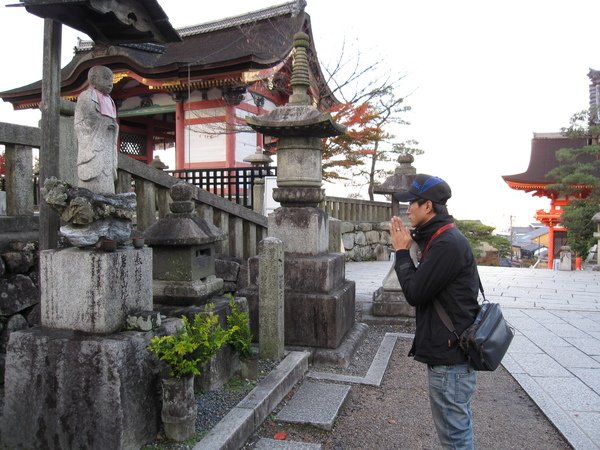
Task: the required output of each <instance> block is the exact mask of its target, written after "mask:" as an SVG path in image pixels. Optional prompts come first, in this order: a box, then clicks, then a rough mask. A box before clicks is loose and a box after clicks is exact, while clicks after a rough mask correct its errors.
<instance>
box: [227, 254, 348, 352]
mask: <svg viewBox="0 0 600 450" xmlns="http://www.w3.org/2000/svg"><path fill="white" fill-rule="evenodd" d="M249 273H250V286H249V287H248V288H246V289H244V290H242V291H240V292H239V295H242V296H244V297H246V298H247V299H248V307H249V310H250V328H251V329H252V334H253V335H254V336H259V326H258V286H257V283H258V257H253V258H250V259H249ZM284 283H285V295H284V297H285V312H284V316H285V345H297V346H308V347H322V348H337V347H338V346H339V344H340V343H341V342H342V339H343V338H344V336H345V335H346V333H347V332H348V331H349V330H350V329H351V328H352V326H353V325H354V313H355V296H354V290H355V285H354V282H353V281H348V280H346V279H345V261H344V255H343V254H341V253H326V254H322V255H317V256H310V255H296V254H292V253H286V255H285V269H284Z"/></svg>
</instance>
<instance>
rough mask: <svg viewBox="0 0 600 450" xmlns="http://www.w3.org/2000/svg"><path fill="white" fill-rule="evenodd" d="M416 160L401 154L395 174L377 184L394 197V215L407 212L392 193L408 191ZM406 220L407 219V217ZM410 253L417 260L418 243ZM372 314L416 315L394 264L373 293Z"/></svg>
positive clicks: (385, 315)
mask: <svg viewBox="0 0 600 450" xmlns="http://www.w3.org/2000/svg"><path fill="white" fill-rule="evenodd" d="M414 160H415V158H414V157H413V156H412V155H409V154H403V155H400V156H399V157H398V164H399V165H398V166H397V167H396V170H395V171H394V174H393V175H392V176H390V177H388V178H387V179H386V180H385V181H384V182H383V183H381V184H380V185H379V186H376V187H375V189H374V191H373V192H375V193H376V194H387V195H390V196H391V197H392V215H393V216H400V215H403V216H404V215H405V213H406V209H407V207H406V206H405V205H402V206H401V205H400V204H399V203H398V201H397V200H396V199H395V198H394V197H393V196H392V194H393V193H394V192H403V191H407V190H408V189H409V188H410V185H411V184H412V182H413V180H414V178H415V176H416V174H417V170H416V169H415V168H414V167H413V166H412V163H413V161H414ZM404 220H405V221H406V219H404ZM407 225H408V224H407ZM410 253H411V256H412V258H413V260H415V261H416V255H417V248H416V244H413V247H412V248H411V251H410ZM372 314H373V315H374V316H384V317H414V316H415V309H414V308H413V307H412V306H410V305H409V304H408V302H407V301H406V298H405V297H404V293H403V292H402V288H401V287H400V282H399V281H398V276H397V275H396V271H395V269H394V266H393V265H392V267H390V270H389V272H388V274H387V275H386V277H385V278H384V280H383V285H382V286H381V287H380V288H379V289H378V290H377V291H376V292H375V294H374V295H373V309H372Z"/></svg>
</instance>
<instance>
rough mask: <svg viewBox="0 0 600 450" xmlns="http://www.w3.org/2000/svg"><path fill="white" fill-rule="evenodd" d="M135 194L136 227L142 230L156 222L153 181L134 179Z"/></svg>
mask: <svg viewBox="0 0 600 450" xmlns="http://www.w3.org/2000/svg"><path fill="white" fill-rule="evenodd" d="M135 194H136V196H137V229H138V230H140V231H144V230H145V229H146V228H148V227H149V226H150V225H152V224H153V223H154V222H156V192H155V190H154V183H152V182H151V181H147V180H142V179H136V180H135Z"/></svg>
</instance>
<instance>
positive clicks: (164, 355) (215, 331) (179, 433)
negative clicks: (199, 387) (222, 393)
mask: <svg viewBox="0 0 600 450" xmlns="http://www.w3.org/2000/svg"><path fill="white" fill-rule="evenodd" d="M205 310H206V313H204V314H196V315H195V316H194V319H193V321H191V322H190V320H189V319H188V318H187V317H185V316H184V317H182V318H181V319H182V321H183V326H182V327H181V328H180V329H179V330H178V331H177V332H176V333H175V334H173V335H168V336H155V337H153V338H152V339H151V340H150V345H149V346H148V350H150V351H151V352H152V353H154V354H155V355H156V356H157V357H158V358H159V359H160V360H161V361H164V362H165V363H166V364H167V366H168V368H169V377H168V378H163V380H162V388H163V390H162V397H163V406H162V410H161V418H162V422H163V425H164V429H165V434H166V436H167V437H168V438H169V439H172V440H175V441H184V440H186V439H188V438H190V437H191V436H193V435H194V433H195V427H194V425H195V421H196V414H197V406H196V399H195V396H194V375H199V374H200V372H201V370H202V367H203V366H204V365H205V364H206V363H207V362H208V361H209V360H210V359H211V358H212V356H213V355H215V354H216V352H217V351H218V350H219V348H221V347H222V346H223V345H224V344H225V343H227V341H228V339H229V336H230V334H231V333H232V332H234V331H236V330H235V329H233V328H229V329H228V330H224V329H223V328H222V327H221V325H220V324H219V317H218V316H216V315H215V314H214V312H213V306H212V305H207V306H206V308H205ZM232 330H233V331H232Z"/></svg>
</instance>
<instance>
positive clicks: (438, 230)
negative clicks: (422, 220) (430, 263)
mask: <svg viewBox="0 0 600 450" xmlns="http://www.w3.org/2000/svg"><path fill="white" fill-rule="evenodd" d="M455 226H456V225H454V224H453V223H447V224H446V225H444V226H442V227H439V228H438V229H437V231H436V232H435V233H433V236H431V237H430V238H429V241H427V245H426V246H425V249H424V250H423V251H422V252H421V259H423V258H425V253H427V250H429V246H430V245H431V243H432V242H433V240H434V239H435V238H436V237H438V236H439V235H440V234H442V233H443V232H444V231H446V230H448V229H450V228H454V227H455Z"/></svg>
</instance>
